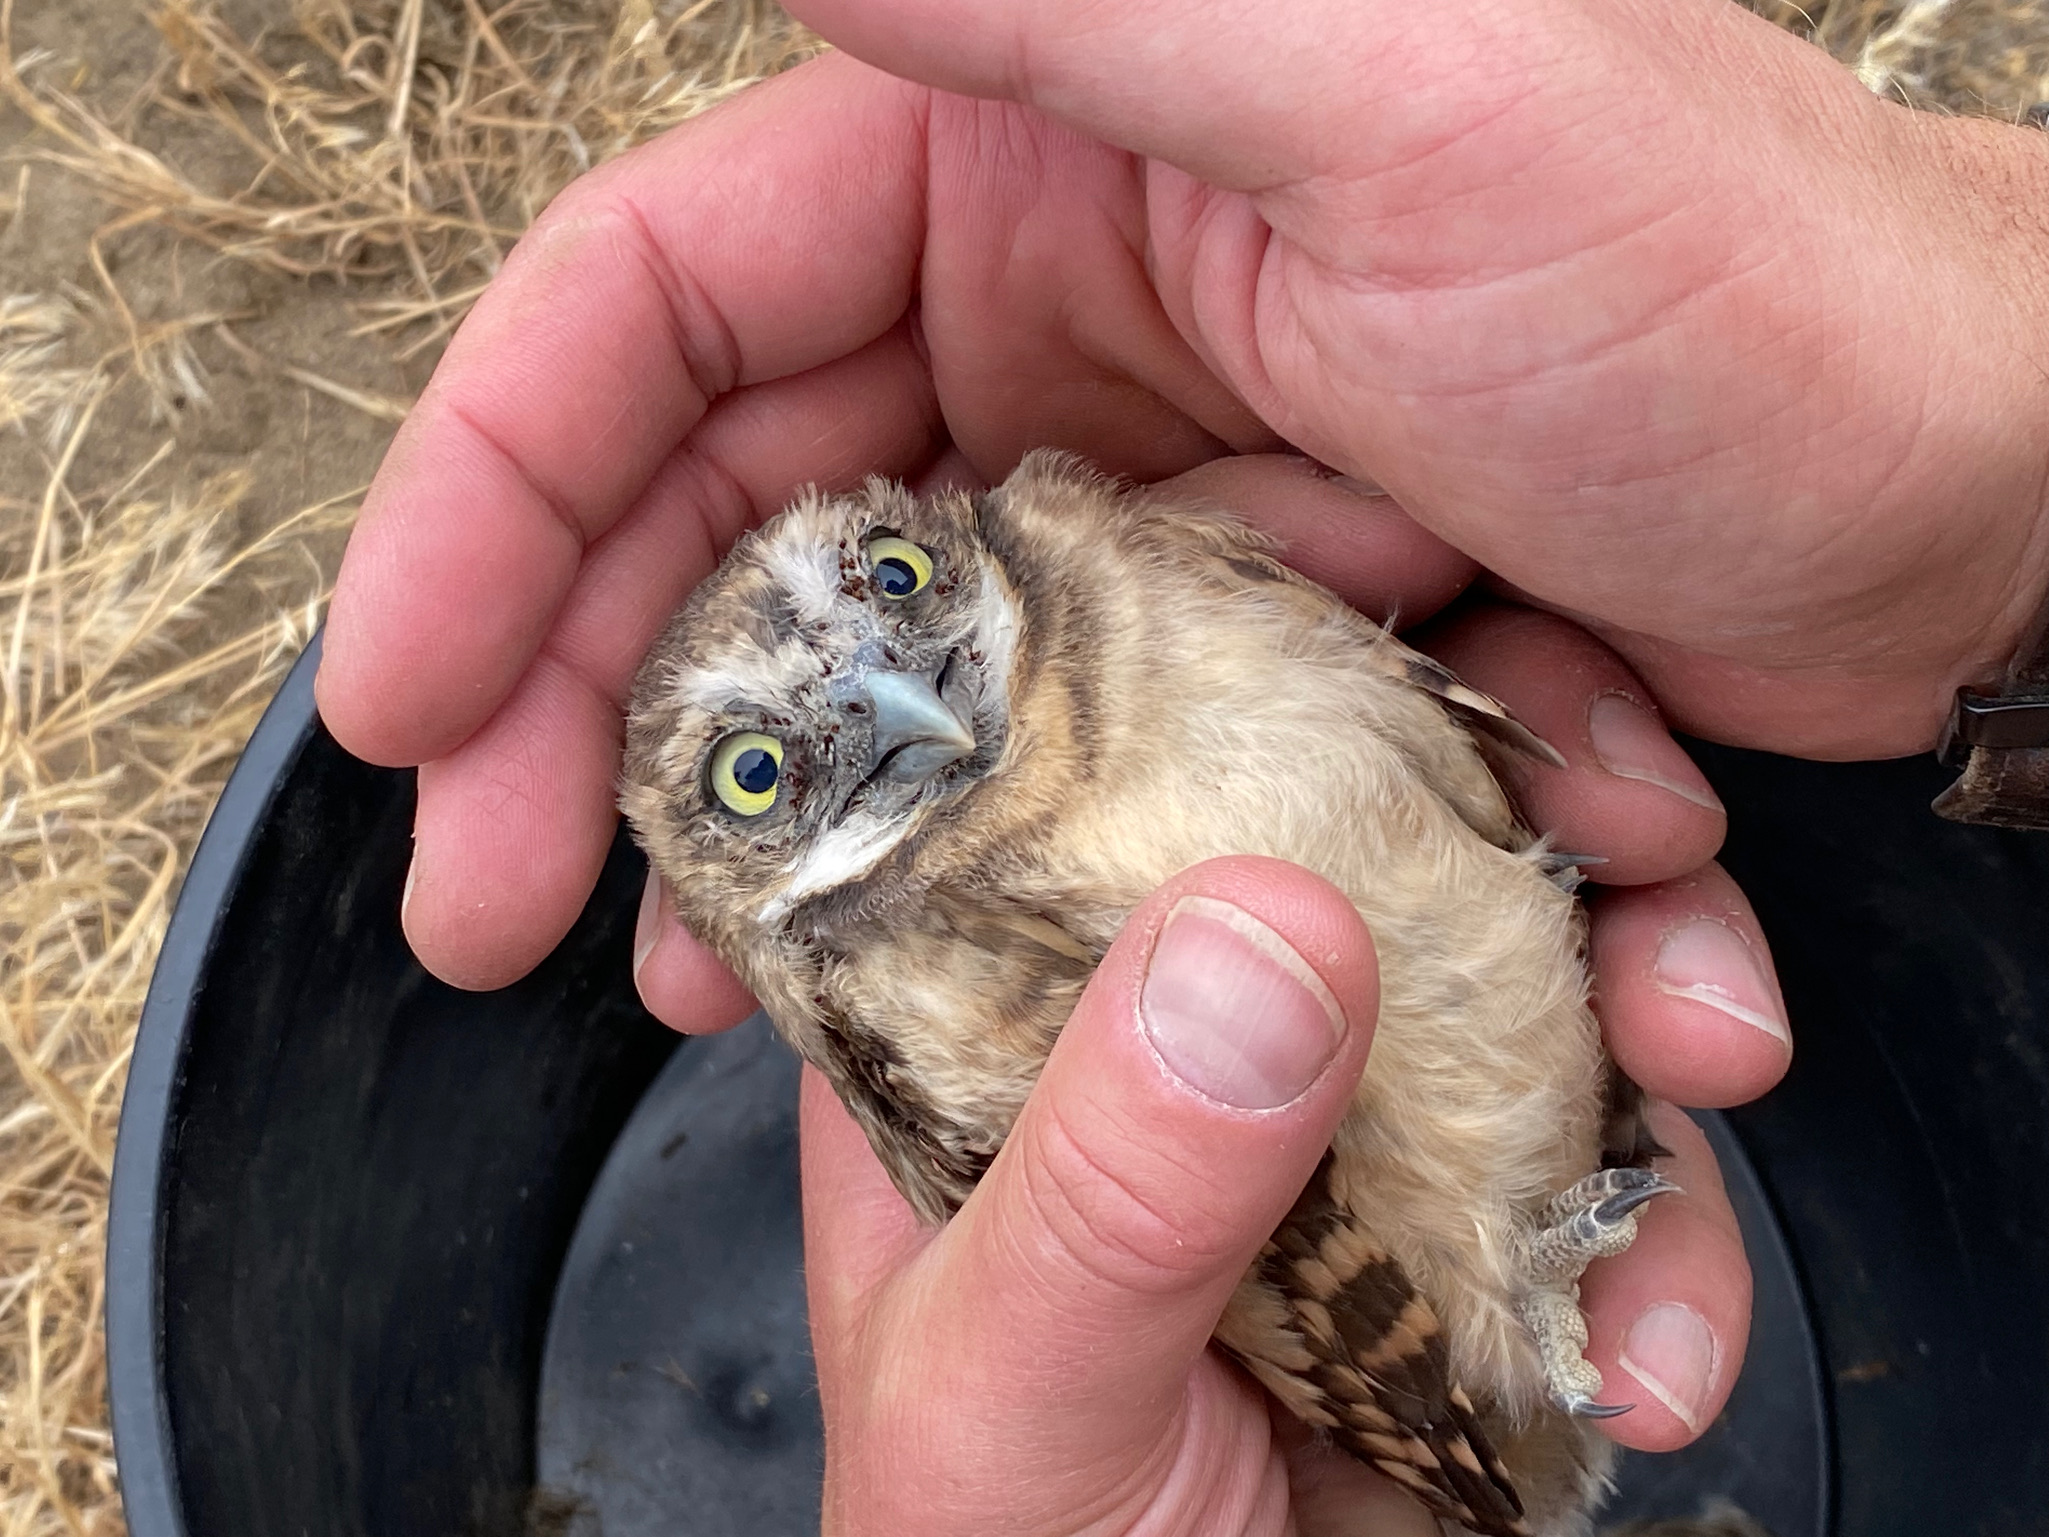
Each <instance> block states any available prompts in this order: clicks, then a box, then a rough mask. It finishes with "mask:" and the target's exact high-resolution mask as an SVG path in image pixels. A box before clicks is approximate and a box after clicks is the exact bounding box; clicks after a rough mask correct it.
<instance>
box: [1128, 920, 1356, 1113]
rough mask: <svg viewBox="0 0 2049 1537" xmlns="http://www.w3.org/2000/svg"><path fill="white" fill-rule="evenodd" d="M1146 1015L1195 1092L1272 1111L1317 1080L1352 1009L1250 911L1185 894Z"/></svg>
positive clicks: (1167, 1058) (1152, 971) (1150, 979)
mask: <svg viewBox="0 0 2049 1537" xmlns="http://www.w3.org/2000/svg"><path fill="white" fill-rule="evenodd" d="M1138 1012H1139V1021H1140V1023H1141V1025H1142V1026H1143V1027H1144V1029H1145V1033H1146V1037H1147V1039H1149V1040H1150V1041H1151V1042H1152V1043H1153V1049H1154V1050H1155V1051H1157V1052H1158V1053H1159V1054H1160V1058H1161V1060H1162V1061H1164V1062H1165V1063H1166V1064H1167V1066H1168V1068H1169V1069H1171V1070H1172V1071H1173V1072H1175V1073H1176V1074H1178V1075H1179V1076H1180V1077H1181V1079H1182V1081H1183V1082H1185V1083H1186V1084H1188V1085H1189V1087H1191V1088H1193V1089H1195V1090H1196V1091H1197V1092H1198V1093H1201V1094H1204V1095H1207V1096H1208V1097H1209V1098H1211V1099H1214V1100H1217V1101H1219V1102H1221V1103H1223V1104H1226V1105H1235V1106H1237V1107H1238V1108H1239V1109H1241V1110H1271V1109H1273V1108H1274V1107H1275V1106H1277V1105H1285V1104H1287V1103H1289V1102H1290V1101H1291V1100H1293V1099H1295V1098H1296V1097H1297V1096H1299V1095H1300V1094H1301V1093H1302V1091H1303V1090H1304V1089H1306V1088H1308V1087H1309V1085H1310V1084H1312V1083H1314V1082H1315V1081H1316V1075H1317V1074H1318V1073H1321V1072H1322V1071H1323V1069H1324V1066H1325V1064H1327V1063H1328V1062H1329V1061H1330V1059H1331V1057H1332V1056H1334V1055H1335V1054H1336V1052H1337V1048H1338V1042H1339V1041H1341V1040H1343V1039H1344V1035H1345V1016H1344V1011H1343V1010H1341V1009H1340V1008H1339V1007H1338V1001H1337V999H1336V998H1334V997H1333V996H1331V991H1330V989H1329V988H1328V987H1326V986H1324V984H1323V979H1322V978H1321V977H1319V976H1318V975H1317V974H1316V973H1315V971H1314V970H1312V969H1311V967H1310V966H1309V963H1308V962H1307V961H1305V960H1303V959H1302V957H1301V956H1299V955H1297V954H1296V953H1295V951H1294V949H1293V947H1292V946H1290V945H1289V944H1288V942H1287V941H1286V940H1284V939H1282V938H1281V936H1280V935H1278V934H1276V933H1275V932H1274V931H1273V930H1272V929H1270V928H1268V927H1267V926H1266V925H1265V924H1263V923H1261V922H1260V921H1259V920H1258V919H1257V918H1255V917H1253V916H1252V915H1251V914H1250V913H1248V912H1245V911H1244V910H1243V909H1241V908H1237V907H1233V906H1232V905H1231V904H1230V903H1228V902H1219V901H1217V900H1215V899H1214V898H1212V897H1183V898H1182V899H1181V900H1180V901H1179V902H1177V903H1176V904H1175V905H1174V910H1173V911H1172V912H1170V913H1169V914H1168V915H1167V922H1166V926H1165V927H1164V928H1162V929H1161V930H1160V937H1159V939H1158V940H1157V941H1155V942H1154V944H1153V957H1152V961H1151V962H1150V964H1149V965H1148V967H1147V969H1146V977H1145V988H1144V991H1143V992H1142V993H1141V994H1140V996H1139V1005H1138Z"/></svg>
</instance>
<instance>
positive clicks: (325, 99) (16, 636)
mask: <svg viewBox="0 0 2049 1537" xmlns="http://www.w3.org/2000/svg"><path fill="white" fill-rule="evenodd" d="M33 5H34V0H0V100H5V101H7V102H9V103H11V104H12V106H13V107H14V108H15V109H16V110H18V111H19V112H21V113H24V114H26V115H27V117H28V118H29V119H30V121H31V122H32V123H33V125H34V126H35V129H36V130H37V131H36V132H35V133H34V134H33V135H32V136H31V137H30V139H29V140H28V141H27V144H28V147H27V149H26V151H25V156H26V159H25V161H24V165H23V167H22V169H20V170H19V171H17V168H16V167H15V166H8V167H6V168H5V171H6V174H5V175H4V176H0V233H4V232H5V231H7V229H8V227H9V225H10V222H11V221H12V220H13V219H14V218H16V217H18V216H19V213H20V203H21V200H22V198H23V196H24V195H25V192H26V189H27V188H28V186H29V181H28V177H27V170H28V169H29V168H33V170H34V172H35V174H36V175H37V176H38V177H40V178H47V179H55V180H56V181H59V182H61V181H62V180H64V179H69V180H70V181H71V182H73V183H75V184H82V185H83V186H85V187H88V188H90V189H91V190H92V191H93V192H95V193H97V194H98V195H99V196H100V197H101V198H102V199H104V201H105V203H106V204H107V205H109V207H110V212H109V214H108V217H107V220H106V222H105V223H104V224H102V225H101V226H100V228H99V229H98V230H97V231H96V232H95V233H94V234H93V235H92V236H91V237H90V238H89V239H88V240H87V241H86V242H85V245H84V248H83V249H82V250H81V251H80V252H78V253H77V256H78V258H79V259H78V260H77V261H76V262H74V263H72V265H74V266H76V267H77V269H78V270H80V271H81V272H89V273H91V274H92V276H93V286H92V287H91V288H90V289H72V288H68V287H61V286H60V288H59V289H58V291H53V292H40V293H7V292H5V291H4V290H5V286H6V285H5V283H4V280H0V466H4V467H6V469H7V473H6V474H5V476H4V477H0V1052H4V1060H0V1537H30V1534H44V1533H70V1534H74V1537H111V1534H114V1533H117V1532H119V1531H120V1530H121V1520H120V1514H119V1502H118V1496H117V1493H116V1490H115V1484H114V1468H113V1463H112V1455H111V1447H110V1443H109V1439H108V1435H107V1420H106V1404H105V1397H104V1393H105V1383H104V1368H103V1362H102V1356H101V1341H100V1305H101V1295H102V1275H101V1250H102V1245H103V1242H104V1228H105V1211H106V1185H107V1174H108V1170H109V1168H110V1166H111V1162H112V1156H113V1133H114V1124H115V1118H116V1115H117V1112H118V1105H119V1100H120V1093H121V1085H122V1079H123V1076H124V1073H125V1070H126V1067H127V1061H128V1052H129V1046H130V1042H131V1039H132V1036H133V1032H134V1028H135V1024H136V1019H137V1016H138V1013H139V1011H140V1008H141V1003H142V997H143V993H144V990H145V988H146V986H147V983H148V978H149V972H150V967H151V965H152V963H153V961H154V959H155V956H156V951H157V947H158V945H159V943H160V942H161V940H162V937H163V932H164V928H165V924H166V921H167V918H168V915H169V912H170V907H171V904H172V902H173V900H174V899H175V896H176V893H177V889H178V882H179V879H180V877H181V876H182V874H183V871H184V869H185V865H186V862H187V860H188V859H189V857H190V854H191V851H192V848H193V845H194V843H195V841H196V839H197V836H198V833H199V830H200V828H201V826H202V825H203V823H204V821H205V818H206V815H207V813H208V811H209V810H210V808H211V806H212V804H213V801H214V798H215V796H216V795H217V794H218V792H219V789H220V786H221V784H222V782H223V780H224V779H225V777H226V774H227V771H228V770H229V768H230V767H232V765H233V762H234V758H235V755H236V754H237V752H238V751H239V750H240V748H241V745H242V743H243V741H244V740H245V739H246V738H247V736H248V733H249V731H250V729H251V727H252V726H253V725H254V723H255V720H256V717H257V715H258V714H259V713H260V711H261V708H262V706H263V704H264V702H265V700H266V699H267V698H268V696H269V694H270V692H271V691H272V689H273V688H274V687H275V685H276V682H277V680H278V678H279V676H280V675H281V673H282V670H283V668H284V667H285V666H286V665H287V664H288V663H289V661H290V659H291V658H292V656H293V655H294V654H295V653H296V652H297V650H298V649H299V648H300V647H301V646H302V645H303V644H304V643H305V640H306V638H307V637H308V635H309V634H310V633H311V631H312V629H313V627H314V626H315V624H317V622H318V619H319V615H320V610H321V604H322V602H323V600H324V598H325V594H326V591H327V586H328V582H329V580H330V578H331V576H332V572H333V569H334V563H335V560H336V558H337V555H338V552H339V548H340V544H341V540H342V537H343V535H344V533H345V531H346V528H347V525H348V522H349V519H350V517H351V515H352V513H353V511H354V501H355V497H354V495H353V494H351V495H347V496H342V497H339V498H335V499H332V500H327V501H322V502H319V503H317V504H315V505H311V506H304V507H298V508H292V507H289V506H285V505H279V506H275V507H272V506H268V505H266V504H265V502H264V499H263V498H260V497H256V496H254V495H253V494H252V490H251V488H252V485H254V484H255V483H256V481H257V480H259V479H260V478H261V477H262V475H263V473H264V471H265V467H266V465H267V464H268V463H269V462H270V461H269V459H268V458H267V457H266V456H267V455H271V454H272V452H273V449H275V452H276V453H277V454H280V455H282V454H284V453H285V452H286V447H285V446H284V445H272V444H270V443H268V442H266V443H263V444H259V445H258V447H257V449H256V451H255V452H254V453H253V454H251V455H249V456H248V457H247V461H246V463H244V464H241V465H239V466H238V467H237V468H235V469H233V470H229V471H225V472H224V471H220V470H218V469H217V468H216V469H213V470H209V469H208V468H207V465H208V464H209V463H214V462H216V461H214V460H208V459H206V458H205V456H203V455H201V454H199V453H198V452H196V451H195V450H194V449H193V448H192V447H191V439H192V434H191V433H190V432H187V431H181V427H189V426H190V425H191V422H192V420H193V419H195V418H200V417H203V416H204V414H205V412H206V411H207V409H208V407H207V404H206V401H207V393H208V376H207V372H206V370H205V368H204V367H203V366H202V365H201V362H200V356H199V349H198V347H197V346H196V343H197V341H198V340H200V339H202V338H212V339H214V340H215V341H217V342H219V343H221V344H222V345H224V346H226V347H227V348H228V349H230V351H229V354H228V355H229V356H230V357H231V358H239V360H240V363H241V365H243V366H247V367H249V368H251V369H258V370H263V369H267V370H269V372H270V374H272V375H275V376H276V377H279V378H283V379H290V380H294V381H297V382H298V383H300V384H303V385H306V386H307V387H308V388H309V389H313V390H316V391H319V392H320V393H321V395H322V397H323V398H324V399H329V400H333V401H336V402H338V403H339V407H340V408H353V409H354V410H357V411H360V412H363V413H365V414H366V415H367V416H368V417H370V418H372V419H373V420H374V421H376V422H379V423H382V424H385V426H386V427H388V424H389V423H390V422H392V421H394V420H396V419H397V417H398V416H399V415H400V414H402V412H403V409H404V405H405V402H404V401H403V400H401V399H397V398H395V397H393V396H391V395H388V394H382V393H378V392H376V391H371V390H366V389H363V388H359V387H355V386H351V385H348V384H344V383H340V382H338V381H336V380H335V379H332V378H329V377H327V376H325V375H324V374H321V373H317V372H314V371H312V370H310V369H308V368H305V367H302V366H300V365H299V364H298V363H296V362H294V361H293V360H291V359H287V358H277V359H270V358H266V357H263V356H261V355H260V354H259V353H257V352H256V351H254V350H252V349H251V348H250V347H249V345H248V344H247V343H245V342H243V341H241V339H240V338H239V336H238V335H237V332H236V330H235V329H234V327H235V325H236V324H237V323H238V322H239V321H241V320H244V319H247V318H249V317H246V316H236V315H227V314H222V313H217V312H205V311H194V312H190V313H184V314H179V315H176V316H175V317H173V318H171V319H169V320H165V319H152V320H145V319H143V318H141V317H140V316H138V314H137V313H136V311H135V309H134V308H131V306H130V304H129V303H128V301H127V299H126V298H125V297H124V295H123V292H122V290H121V288H120V287H119V286H118V285H117V283H116V281H115V277H114V271H115V263H113V262H112V261H110V259H109V253H110V251H113V250H114V249H115V248H116V247H118V246H119V244H120V242H121V241H122V240H123V239H124V238H129V237H130V236H132V235H135V234H137V233H138V232H140V233H146V232H147V231H148V230H150V229H156V230H167V231H170V232H173V234H174V235H175V237H176V238H177V239H178V240H179V241H180V242H183V243H185V244H187V245H191V246H196V247H200V248H204V252H208V253H220V255H222V256H225V257H226V258H229V259H231V260H238V261H242V262H248V263H253V264H257V265H259V266H261V267H265V268H268V269H270V270H272V271H274V272H278V273H284V274H289V275H291V276H292V277H293V278H295V279H297V280H299V282H298V285H294V286H303V287H304V288H305V289H306V290H307V291H308V292H309V293H310V292H311V291H312V290H313V289H314V288H316V287H318V286H319V285H320V284H321V283H322V282H327V280H340V282H342V283H343V284H345V285H347V288H348V291H349V293H350V294H351V296H352V302H353V303H354V305H355V313H356V315H357V318H358V320H359V322H360V324H359V325H358V327H357V331H358V335H357V337H356V341H355V345H356V346H357V347H358V348H360V349H362V352H363V355H364V357H365V358H366V359H367V360H368V365H367V366H366V367H365V368H364V369H363V370H361V372H362V373H364V374H369V375H375V373H376V372H377V371H378V368H379V367H380V366H381V367H383V368H385V369H386V370H387V371H388V369H389V367H390V357H391V354H392V353H393V352H394V351H398V352H406V353H424V354H426V355H428V356H431V354H432V350H433V349H434V348H435V347H436V346H438V344H439V343H440V342H441V340H442V339H443V338H445V336H446V335H447V333H448V331H449V330H450V329H451V328H452V327H453V325H454V324H455V322H456V321H457V320H458V319H459V318H460V317H461V315H462V313H463V311H464V309H465V308H466V307H467V305H468V303H469V302H470V301H471V300H472V299H473V298H474V297H475V295H476V293H477V291H478V290H479V289H480V288H481V287H482V285H483V284H484V283H485V282H487V281H488V280H489V278H490V276H491V274H492V273H493V272H494V271H495V270H496V268H497V265H498V263H499V261H500V259H501V258H502V256H503V254H504V252H505V251H506V249H507V248H508V247H509V245H510V243H511V242H512V241H513V240H514V239H515V238H516V237H517V235H518V233H519V231H520V230H521V229H523V228H524V227H525V226H526V225H527V223H529V222H530V221H531V220H532V218H533V217H534V215H535V214H536V213H537V212H538V211H539V210H540V209H541V208H542V207H543V206H545V204H546V203H547V201H548V199H549V198H550V197H552V196H553V195H554V193H555V192H556V191H558V190H559V189H560V188H561V186H562V185H563V184H564V183H565V182H566V181H568V180H569V179H570V178H571V177H573V176H575V175H576V174H577V173H578V172H580V171H582V170H584V169H587V168H588V167H589V166H590V165H592V164H595V163H596V162H598V161H601V160H603V159H605V158H606V157H608V156H610V155H613V154H616V153H618V152H619V151H621V150H623V149H625V148H627V147H629V146H630V145H632V144H633V143H635V142H637V141H639V140H641V139H643V138H646V137H647V136H649V135H650V134H652V133H654V132H657V131H659V130H661V129H662V128H665V127H668V126H669V125H671V124H673V123H676V122H679V121H681V120H682V119H684V118H686V117H688V116H690V115H691V114H692V113H693V112H696V111H699V110H701V109H702V108H704V107H706V106H708V105H710V104H712V103H715V102H717V101H718V100H720V99H722V98H723V97H725V96H727V95H730V94H731V93H732V92H734V91H735V90H738V89H740V88H741V87H742V86H744V85H745V84H746V83H748V82H749V81H750V80H752V79H755V78H757V77H759V76H760V75H762V74H764V73H767V72H770V71H772V70H774V69H777V68H779V67H781V66H783V65H784V64H787V63H789V62H791V61H793V60H794V59H796V58H797V57H800V56H801V55H802V54H803V53H804V52H806V51H807V49H808V46H809V44H808V40H807V39H806V38H805V36H804V35H803V34H801V33H800V32H799V31H798V30H797V29H795V28H794V27H792V26H791V25H790V24H789V23H788V22H787V21H786V20H785V19H783V18H782V17H781V15H780V13H779V12H777V11H776V10H774V9H773V8H772V7H771V6H769V5H767V4H764V3H761V0H699V3H695V4H688V5H680V4H679V5H669V6H660V5H655V4H651V3H650V0H617V3H600V0H583V3H579V0H550V3H545V4H544V3H538V0H513V3H511V4H506V5H498V4H491V3H489V0H301V3H299V4H298V5H297V6H296V7H295V8H294V9H293V11H292V21H291V24H289V25H279V26H277V27H276V28H274V29H273V30H272V31H270V32H268V33H265V34H260V35H243V34H241V33H238V32H237V31H235V30H234V29H233V28H231V27H230V26H229V25H228V24H227V23H226V22H225V21H224V20H223V19H222V16H221V14H220V13H219V12H217V11H215V10H214V9H212V8H210V7H207V6H204V5H200V4H195V3H192V0H168V3H166V4H164V5H162V6H161V8H160V9H158V10H157V11H155V12H154V14H153V18H152V19H153V20H154V21H155V23H156V26H157V29H158V32H159V34H160V36H161V40H162V42H161V60H160V63H159V65H158V67H157V68H156V70H155V72H154V74H153V75H152V76H151V77H150V79H149V80H148V82H147V83H146V85H145V87H144V89H143V90H142V92H141V94H140V96H139V97H137V98H135V99H134V100H133V101H132V102H131V103H130V104H129V105H128V107H127V108H126V109H125V110H118V111H110V110H109V109H108V108H107V106H106V105H105V104H96V103H92V102H89V101H88V100H87V99H85V98H83V97H81V96H80V95H77V94H74V91H73V89H72V87H71V85H70V81H71V80H72V79H74V78H76V76H77V75H78V74H83V73H89V71H83V70H67V71H65V72H64V73H63V74H61V75H60V73H59V72H58V70H57V68H56V63H57V61H56V60H55V58H54V57H53V56H52V55H50V54H38V53H33V52H29V51H26V50H18V49H17V44H16V39H15V24H16V21H17V15H16V13H17V11H19V12H21V13H22V15H21V17H20V19H21V20H22V21H24V22H26V21H27V20H29V19H30V18H29V13H30V12H31V11H32V10H33ZM73 14H77V15H83V14H86V13H85V11H84V10H83V9H78V10H74V12H73ZM94 46H95V43H94V40H93V39H92V38H89V37H80V38H77V39H75V40H74V41H73V42H72V45H71V55H72V57H73V58H76V57H78V56H80V55H84V56H86V57H88V58H89V57H90V54H91V50H92V48H93V47H94ZM146 145H147V146H150V147H146ZM44 184H45V185H50V184H51V183H50V181H47V180H46V181H45V183H44ZM10 188H11V189H13V190H12V191H9V190H8V189H10ZM328 286H329V287H330V288H331V287H332V284H331V282H330V283H328ZM281 302H283V303H287V304H289V303H290V302H292V301H291V299H290V297H289V294H288V297H287V298H286V299H285V300H284V301H281ZM117 429H118V430H117ZM375 441H376V440H375V439H374V438H373V440H372V449H373V451H374V446H375ZM369 458H370V455H368V454H366V455H365V461H366V462H365V463H364V464H363V465H362V466H361V467H360V473H361V474H362V475H367V473H368V471H369V469H370V467H371V465H370V463H369V462H368V460H369Z"/></svg>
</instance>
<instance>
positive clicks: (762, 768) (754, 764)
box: [733, 747, 776, 795]
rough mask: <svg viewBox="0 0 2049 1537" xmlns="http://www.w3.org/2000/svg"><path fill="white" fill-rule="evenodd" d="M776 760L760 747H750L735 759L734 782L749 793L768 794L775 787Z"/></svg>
mask: <svg viewBox="0 0 2049 1537" xmlns="http://www.w3.org/2000/svg"><path fill="white" fill-rule="evenodd" d="M775 776H776V761H775V759H774V758H773V757H771V756H770V755H769V754H768V753H766V752H763V751H762V750H761V749H760V748H759V747H750V748H748V749H747V750H746V751H745V752H743V753H742V754H740V756H739V757H737V758H735V759H734V760H733V783H734V784H736V785H738V786H739V787H740V788H741V789H743V790H745V791H746V792H747V793H748V794H749V795H766V794H767V793H768V792H769V791H770V790H773V789H774V788H775Z"/></svg>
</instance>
